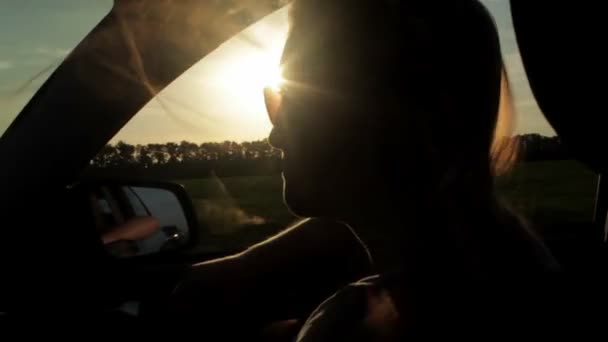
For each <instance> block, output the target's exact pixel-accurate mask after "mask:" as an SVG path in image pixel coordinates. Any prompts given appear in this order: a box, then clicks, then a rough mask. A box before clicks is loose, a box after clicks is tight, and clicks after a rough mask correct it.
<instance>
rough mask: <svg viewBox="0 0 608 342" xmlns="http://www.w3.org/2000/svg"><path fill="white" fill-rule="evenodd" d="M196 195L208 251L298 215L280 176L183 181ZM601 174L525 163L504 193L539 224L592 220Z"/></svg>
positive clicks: (242, 242) (232, 245) (505, 179)
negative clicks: (289, 203) (284, 194)
mask: <svg viewBox="0 0 608 342" xmlns="http://www.w3.org/2000/svg"><path fill="white" fill-rule="evenodd" d="M179 183H181V184H183V185H184V186H185V187H186V190H187V191H188V192H189V194H190V196H191V197H192V199H193V202H194V205H195V209H196V211H197V215H198V217H199V221H200V222H201V226H202V229H203V233H202V234H203V235H204V237H203V238H202V241H201V242H202V243H203V244H204V245H205V246H204V247H203V246H201V248H202V249H205V250H217V251H222V250H235V249H240V248H243V247H246V246H248V245H251V244H252V243H255V242H258V241H261V240H262V239H264V238H266V237H268V236H271V235H272V234H274V233H276V232H277V231H279V230H280V229H282V228H283V227H285V226H286V225H288V224H289V223H291V222H293V220H294V217H293V216H292V215H291V214H290V213H289V211H288V210H287V208H286V207H285V205H284V204H283V201H282V180H281V177H280V176H272V177H271V176H261V177H231V178H222V179H220V178H206V179H191V180H180V181H179ZM596 184H597V177H596V176H595V174H593V173H592V172H591V171H589V170H588V169H586V168H585V167H584V166H582V165H581V164H580V163H578V162H575V161H543V162H528V163H524V164H520V165H518V166H516V167H515V168H514V170H513V171H512V172H510V173H509V174H508V175H505V176H502V177H501V178H499V179H497V190H498V193H499V195H500V196H501V197H502V198H503V199H504V200H505V201H506V202H507V203H509V204H510V205H511V206H512V207H514V208H515V209H516V210H518V212H520V213H521V214H523V216H524V217H526V218H528V219H529V220H530V221H531V222H532V223H533V224H535V225H536V226H538V227H541V226H543V225H551V224H555V223H572V222H589V221H590V220H591V217H592V215H593V206H594V199H595V190H596Z"/></svg>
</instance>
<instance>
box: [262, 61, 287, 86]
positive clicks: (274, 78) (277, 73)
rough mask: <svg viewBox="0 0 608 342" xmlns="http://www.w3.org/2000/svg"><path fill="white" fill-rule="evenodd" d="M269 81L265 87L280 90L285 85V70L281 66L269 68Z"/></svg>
mask: <svg viewBox="0 0 608 342" xmlns="http://www.w3.org/2000/svg"><path fill="white" fill-rule="evenodd" d="M267 75H268V79H267V80H266V81H265V82H264V83H265V84H264V86H265V87H270V88H272V89H273V90H279V89H281V87H282V86H283V84H285V78H284V77H283V68H282V67H281V66H274V65H272V66H269V67H268V70H267Z"/></svg>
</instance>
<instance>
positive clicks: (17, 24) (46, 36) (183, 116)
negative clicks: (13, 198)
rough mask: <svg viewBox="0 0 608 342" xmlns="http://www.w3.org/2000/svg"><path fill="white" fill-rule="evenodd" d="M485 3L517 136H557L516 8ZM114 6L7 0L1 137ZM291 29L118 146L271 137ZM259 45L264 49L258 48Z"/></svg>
mask: <svg viewBox="0 0 608 342" xmlns="http://www.w3.org/2000/svg"><path fill="white" fill-rule="evenodd" d="M482 2H483V3H484V4H485V5H486V6H487V7H488V8H489V9H490V11H491V13H492V14H493V15H494V17H495V20H496V22H497V25H498V27H499V31H500V34H501V44H502V48H503V54H504V56H505V61H506V65H507V70H508V72H509V77H510V80H511V82H512V90H513V93H514V99H515V104H516V113H517V125H516V129H515V132H514V133H517V134H523V133H540V134H543V135H554V134H555V133H554V131H553V130H552V129H551V127H550V126H549V125H548V124H547V122H546V120H545V119H544V117H543V116H542V114H541V113H540V110H539V109H538V107H537V105H536V102H535V100H534V98H533V96H532V94H531V92H530V89H529V86H528V83H527V80H526V76H525V73H524V70H523V66H522V63H521V59H520V57H519V53H518V51H517V44H516V40H515V34H514V32H513V27H512V23H511V19H510V15H509V2H508V1H505V0H482ZM111 6H112V1H111V0H53V1H48V0H19V1H17V0H0V134H1V133H2V132H4V130H5V129H6V127H7V126H8V125H9V124H10V122H12V120H13V119H14V118H15V116H16V115H17V114H18V113H19V111H20V110H21V109H22V108H23V106H24V105H25V104H26V103H27V101H28V100H29V99H30V98H31V97H32V96H33V94H34V93H35V91H36V90H37V89H38V87H40V85H41V84H42V83H43V82H44V80H46V78H47V77H48V75H49V72H50V71H52V70H54V69H55V68H56V66H57V65H58V64H59V63H60V62H61V61H62V60H63V58H65V56H66V55H67V54H68V53H69V51H70V50H71V49H72V48H73V47H74V46H76V45H77V44H78V42H79V41H80V40H81V39H82V38H83V37H84V36H85V35H86V34H87V33H88V32H89V31H90V30H91V29H92V28H93V27H94V26H95V25H96V24H97V23H98V22H99V20H101V18H103V16H104V15H105V14H106V13H107V12H108V11H109V10H110V8H111ZM287 29H288V20H287V8H283V9H281V10H279V11H277V12H275V13H273V14H271V15H269V16H267V17H265V18H264V19H262V20H260V21H259V22H257V23H256V24H254V25H252V26H251V27H249V28H247V29H246V30H245V31H243V32H242V33H240V34H239V35H237V36H235V37H234V38H232V39H230V40H229V41H227V42H225V43H224V44H223V45H222V46H220V47H219V48H218V49H216V50H215V51H214V52H212V53H211V54H209V55H208V56H206V57H205V58H203V59H202V60H201V61H199V62H198V63H197V64H195V65H194V66H193V67H192V68H190V69H189V70H188V71H187V72H186V73H184V74H183V75H182V76H180V77H179V78H178V79H176V80H175V81H174V82H173V83H171V84H170V85H169V86H168V87H167V88H166V89H164V90H163V91H162V92H161V93H160V94H159V95H157V97H156V98H154V99H153V100H152V101H150V102H149V103H148V104H147V105H146V106H145V107H144V108H143V109H142V110H141V111H140V112H139V113H137V114H136V116H135V117H134V118H133V119H132V120H131V121H130V122H129V123H128V124H127V125H126V126H125V127H124V128H123V129H122V130H121V131H120V132H119V133H118V134H117V136H116V137H114V138H113V139H112V141H114V142H116V141H119V140H123V141H126V142H129V143H134V144H138V143H142V144H143V143H153V142H161V143H162V142H167V141H176V142H179V141H182V140H188V141H193V142H207V141H225V140H231V141H249V140H257V139H262V138H265V137H266V136H267V135H268V133H269V131H270V123H269V122H268V119H267V116H266V114H265V109H264V102H263V97H262V88H263V87H264V85H266V84H267V83H268V82H269V81H270V80H272V79H273V78H275V77H276V74H277V72H278V64H279V60H280V55H281V49H282V46H283V44H284V40H285V37H286V34H287ZM245 38H246V39H245ZM252 39H253V40H255V41H257V42H260V43H261V46H260V45H254V44H252V43H251V40H252Z"/></svg>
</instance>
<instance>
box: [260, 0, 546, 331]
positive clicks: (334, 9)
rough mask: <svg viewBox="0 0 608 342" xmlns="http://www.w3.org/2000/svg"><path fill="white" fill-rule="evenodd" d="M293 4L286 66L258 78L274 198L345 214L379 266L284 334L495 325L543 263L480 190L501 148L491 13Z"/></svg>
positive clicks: (462, 3) (419, 4)
mask: <svg viewBox="0 0 608 342" xmlns="http://www.w3.org/2000/svg"><path fill="white" fill-rule="evenodd" d="M292 6H293V7H292V9H291V29H290V32H289V36H288V40H287V44H286V47H285V50H284V55H283V59H282V68H283V75H284V78H285V79H286V81H285V83H284V84H283V85H282V87H281V89H267V90H266V91H265V97H266V104H267V107H268V111H269V115H270V118H271V120H272V123H273V125H274V128H273V130H272V133H271V135H270V142H271V143H272V144H273V145H274V146H276V147H278V148H280V149H281V150H282V151H283V152H284V160H283V165H284V168H283V175H284V197H285V201H286V203H287V205H288V206H289V207H290V208H291V210H292V211H293V212H294V213H296V214H298V215H300V216H303V217H324V218H331V219H335V220H339V221H342V222H345V223H346V224H348V225H349V226H350V227H352V229H353V230H354V231H355V232H356V233H357V234H358V235H359V236H360V237H361V239H362V240H363V242H364V243H365V244H366V245H367V247H368V248H369V250H370V253H371V255H372V258H373V259H374V262H375V266H376V267H377V272H378V274H379V276H377V277H372V278H369V279H366V280H365V281H362V282H359V283H357V284H354V285H352V286H349V287H348V288H346V289H344V290H343V291H340V292H338V293H337V294H336V295H335V296H333V297H332V298H331V299H330V300H328V301H326V302H325V303H324V304H322V305H321V306H320V307H319V308H318V309H317V311H316V312H315V313H314V314H313V316H311V318H310V319H309V321H308V322H307V323H306V326H305V327H304V329H303V330H302V332H301V333H300V336H299V339H300V340H302V341H325V340H327V341H337V340H353V339H354V338H355V337H354V336H357V338H363V336H368V337H370V338H371V337H380V336H384V337H395V336H402V335H404V334H405V335H409V334H414V335H416V334H424V335H428V334H429V333H431V334H432V333H435V332H437V331H438V330H434V329H439V330H443V329H446V330H447V331H449V332H450V333H451V334H454V333H456V332H458V331H460V332H463V333H467V334H468V333H471V332H473V331H478V330H480V329H485V328H489V327H497V326H501V327H504V323H505V322H506V321H505V319H506V318H507V317H511V318H512V317H514V316H510V314H511V311H510V310H511V309H513V310H516V307H517V305H519V304H522V303H527V302H526V301H525V300H524V298H525V296H524V295H523V294H524V293H525V292H526V291H525V290H524V288H527V289H531V288H532V287H531V284H530V282H533V281H534V280H536V279H540V277H539V275H542V274H544V273H545V272H546V271H550V270H553V269H555V263H554V261H553V259H552V257H551V256H550V254H549V253H548V252H547V251H546V249H545V248H544V246H543V245H542V243H541V242H540V241H538V240H537V239H536V238H534V236H533V235H532V234H531V233H529V232H528V230H527V229H526V228H525V227H524V225H523V224H522V223H521V222H520V220H519V219H518V218H517V217H516V215H514V214H512V213H511V212H510V211H508V210H506V209H505V208H504V207H503V206H502V205H501V204H500V203H499V201H498V200H497V196H496V194H495V191H494V186H493V177H494V175H495V174H496V172H497V169H498V168H499V167H500V166H502V165H503V164H504V163H503V162H505V161H508V160H509V159H510V158H511V157H512V155H509V153H510V152H511V151H509V149H508V148H505V147H508V146H507V145H506V144H502V146H501V141H506V140H501V136H502V134H501V133H500V132H498V131H497V130H498V128H500V127H502V126H501V125H502V124H503V123H504V121H500V120H507V119H508V115H505V114H507V112H508V111H507V110H506V109H508V98H507V96H506V95H507V94H508V87H507V83H508V82H507V79H506V75H505V73H504V70H503V64H502V59H501V51H500V45H499V40H498V34H497V32H496V28H495V25H494V23H493V21H492V19H491V17H490V15H489V14H488V13H487V11H486V9H485V8H484V7H483V6H482V5H481V4H479V3H478V2H477V1H475V0H450V1H441V2H433V1H389V0H385V1H371V0H354V1H353V0H348V1H347V0H295V1H294V3H293V5H292ZM501 94H502V95H503V96H502V97H501ZM501 102H502V104H501ZM499 109H503V110H502V113H501V115H500V116H499V112H501V111H500V110H499ZM505 152H506V154H505ZM336 248H339V247H338V246H337V247H336ZM520 290H521V291H520ZM514 303H519V304H517V305H516V304H514ZM527 311H528V312H530V310H527ZM532 311H533V310H532ZM517 312H518V313H517V316H515V317H518V318H521V317H523V316H522V312H521V308H520V310H519V311H517ZM522 320H523V319H519V320H518V321H522ZM446 330H443V331H444V332H446Z"/></svg>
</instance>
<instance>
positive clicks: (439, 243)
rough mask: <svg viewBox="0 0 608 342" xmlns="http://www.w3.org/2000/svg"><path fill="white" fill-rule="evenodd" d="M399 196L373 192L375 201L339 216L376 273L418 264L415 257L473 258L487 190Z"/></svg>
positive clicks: (487, 206) (488, 197)
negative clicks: (355, 237)
mask: <svg viewBox="0 0 608 342" xmlns="http://www.w3.org/2000/svg"><path fill="white" fill-rule="evenodd" d="M400 197H401V198H399V199H396V197H395V196H378V197H375V198H376V199H378V198H380V200H376V201H374V203H373V204H371V205H370V203H369V202H367V203H366V205H367V206H366V207H365V208H359V209H358V210H353V212H352V215H350V216H349V217H347V218H345V219H344V221H345V222H346V223H348V224H349V226H351V227H352V228H353V230H354V231H355V233H356V234H357V235H358V236H359V237H360V238H361V240H362V241H363V242H364V243H365V245H366V246H367V248H368V250H369V252H370V254H371V257H372V259H373V262H374V266H375V268H376V271H377V272H378V273H385V272H392V271H397V270H403V269H407V268H411V267H419V266H420V263H421V260H423V261H422V262H423V263H426V262H427V260H429V259H431V260H434V259H438V258H447V259H451V260H448V261H449V262H456V263H458V262H459V261H458V260H459V259H460V258H463V262H462V263H463V264H467V262H468V261H467V260H465V259H467V258H471V257H473V258H475V257H476V255H475V252H476V251H477V245H476V243H477V239H478V238H479V237H478V236H477V235H478V233H477V231H476V229H477V227H479V224H477V223H478V222H479V221H480V220H483V218H484V217H486V215H487V214H488V213H489V212H490V210H491V203H493V202H492V199H491V195H490V194H487V193H486V192H484V191H480V192H479V194H474V192H473V191H468V192H466V193H460V192H458V191H456V192H455V193H451V194H448V195H445V194H444V195H435V196H427V197H426V198H424V197H421V198H413V199H409V200H408V199H404V198H403V197H405V196H403V195H402V196H400ZM439 199H441V200H439ZM463 251H465V252H464V253H463ZM465 253H471V255H468V254H467V255H465ZM430 262H433V261H430Z"/></svg>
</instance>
